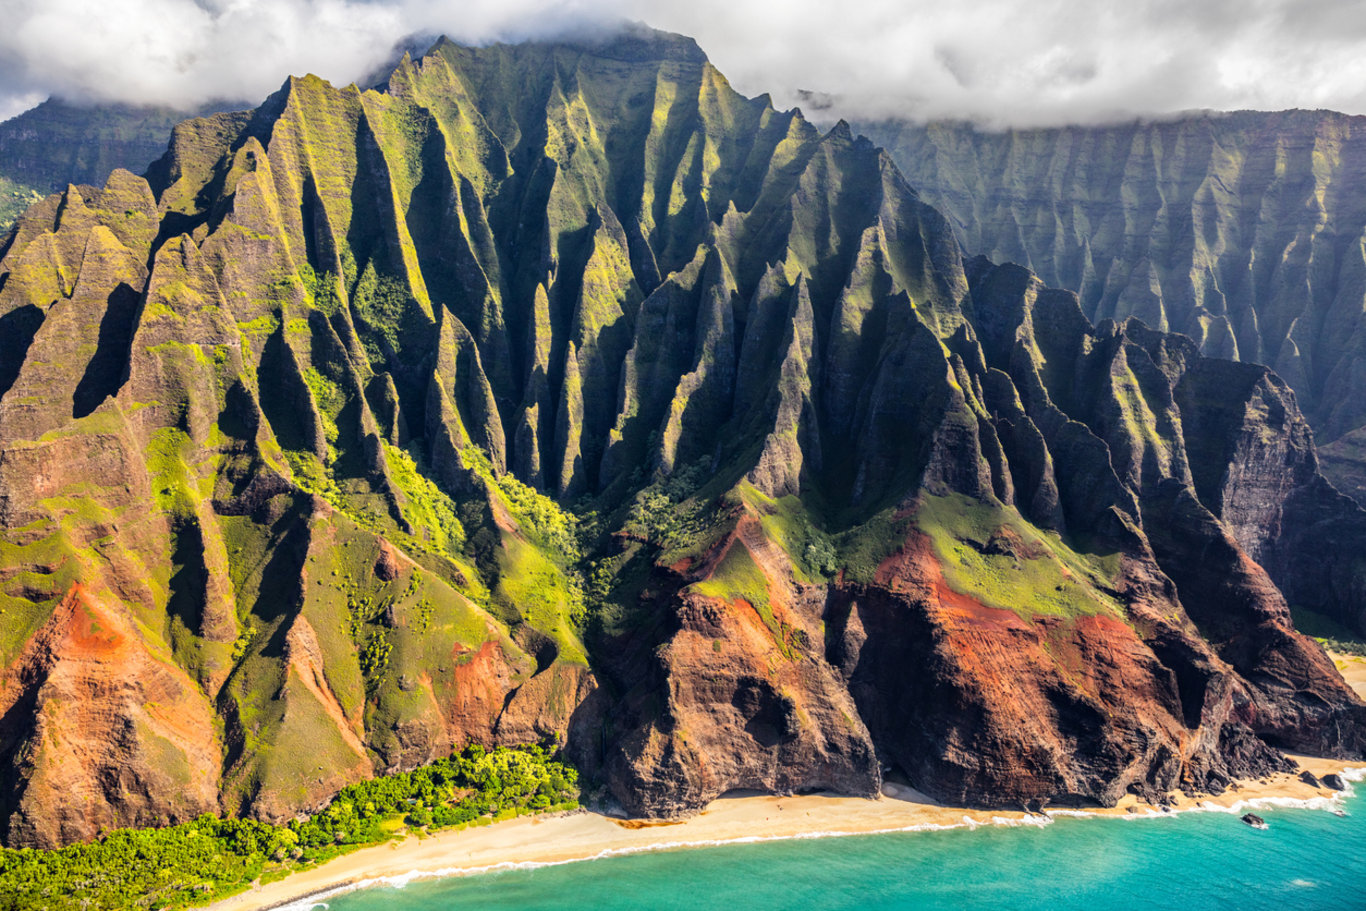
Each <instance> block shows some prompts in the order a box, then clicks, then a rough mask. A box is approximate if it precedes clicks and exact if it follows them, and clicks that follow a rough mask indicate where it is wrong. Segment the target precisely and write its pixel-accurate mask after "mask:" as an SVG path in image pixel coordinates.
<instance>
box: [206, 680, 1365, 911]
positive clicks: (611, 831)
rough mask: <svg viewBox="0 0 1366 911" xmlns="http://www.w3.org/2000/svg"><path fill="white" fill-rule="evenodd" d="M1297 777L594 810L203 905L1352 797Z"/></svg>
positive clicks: (727, 800)
mask: <svg viewBox="0 0 1366 911" xmlns="http://www.w3.org/2000/svg"><path fill="white" fill-rule="evenodd" d="M1332 657H1333V659H1334V661H1335V663H1336V664H1337V666H1338V668H1339V670H1340V671H1341V672H1342V673H1343V676H1344V677H1345V678H1346V679H1347V680H1348V682H1349V683H1350V684H1352V685H1353V687H1354V688H1355V689H1357V691H1358V692H1366V659H1362V658H1355V657H1351V656H1345V655H1336V654H1335V655H1333V656H1332ZM1287 755H1289V756H1290V758H1291V759H1293V760H1295V762H1296V763H1298V764H1299V769H1300V770H1301V771H1309V772H1312V773H1313V774H1314V775H1316V776H1317V777H1319V778H1322V777H1323V776H1324V775H1327V774H1329V773H1337V774H1340V775H1344V777H1346V778H1348V779H1349V780H1352V781H1362V780H1366V766H1363V764H1362V763H1361V761H1355V762H1353V761H1342V760H1334V759H1323V758H1319V757H1313V756H1302V755H1295V754H1287ZM1298 774H1299V773H1298V771H1297V772H1294V773H1281V774H1278V775H1274V776H1270V777H1267V778H1264V779H1260V780H1258V779H1253V780H1241V781H1237V782H1234V783H1233V784H1232V785H1231V786H1230V787H1229V789H1228V790H1227V791H1225V792H1224V793H1223V794H1220V795H1218V796H1213V795H1199V796H1195V797H1189V796H1186V795H1184V794H1181V793H1179V792H1178V793H1176V794H1174V795H1173V796H1172V801H1171V806H1170V809H1169V810H1163V809H1161V808H1159V807H1156V806H1153V805H1152V804H1148V803H1146V802H1142V801H1139V800H1138V799H1137V798H1135V797H1133V796H1132V795H1126V796H1125V797H1124V798H1123V799H1122V800H1120V802H1119V803H1118V804H1116V805H1115V806H1114V807H1090V808H1086V809H1068V808H1056V809H1052V810H1045V812H1044V813H1043V814H1028V813H1025V812H1023V811H1021V810H974V809H967V808H963V807H948V806H944V805H942V804H939V803H936V802H935V801H934V800H932V799H930V798H929V797H927V796H926V795H924V794H921V793H920V792H918V791H916V790H914V789H912V788H910V787H908V786H906V785H898V784H890V783H889V784H887V785H886V786H885V787H884V789H883V796H882V797H880V798H878V799H875V800H866V799H863V798H858V797H843V796H839V795H834V794H809V795H798V796H791V797H775V796H769V795H764V796H734V797H722V798H719V799H717V800H714V801H712V803H711V804H709V805H708V806H707V808H706V809H704V810H703V811H702V812H701V813H699V814H698V815H696V816H693V817H690V818H688V819H685V820H680V821H661V822H655V821H641V820H627V819H620V818H616V817H610V816H606V815H603V814H600V813H596V812H592V811H588V810H576V811H572V812H569V813H561V814H554V815H548V816H522V817H518V818H515V819H509V820H505V821H503V822H497V823H493V824H492V825H488V826H483V827H479V828H469V829H460V830H448V831H443V832H436V833H433V834H431V835H427V836H422V837H419V836H416V835H408V836H407V837H405V838H403V839H402V840H400V841H392V842H388V843H385V844H380V845H374V846H371V847H366V848H361V849H359V850H357V851H354V852H352V853H350V854H346V855H344V856H342V857H338V858H336V859H334V860H331V861H328V862H327V863H325V864H323V865H321V866H318V867H314V868H312V869H308V870H303V871H300V872H298V873H294V874H292V875H290V876H287V877H285V878H284V879H280V880H276V881H275V882H272V883H268V884H265V885H262V886H256V887H254V888H251V889H248V890H247V891H245V892H241V893H238V894H237V895H235V896H232V897H230V898H225V899H221V900H220V901H217V902H215V903H213V904H211V905H207V906H205V907H206V909H207V911H263V909H289V911H305V909H308V908H310V907H313V905H314V904H315V903H319V902H324V901H326V899H328V898H330V897H333V896H336V895H339V894H341V893H344V892H351V891H355V890H357V889H363V888H369V887H372V886H381V885H392V886H402V885H406V884H407V883H409V882H412V881H414V880H420V879H433V878H438V877H448V876H469V875H475V874H479V873H487V872H493V871H495V870H503V869H513V868H518V867H522V868H525V867H532V866H552V865H558V864H565V863H576V862H581V861H589V860H596V859H599V858H604V857H614V856H624V855H627V854H638V853H644V852H652V851H668V850H678V849H687V848H700V847H714V846H720V845H728V844H752V843H755V842H764V841H782V840H789V839H806V838H833V837H843V836H854V835H877V834H889V833H895V832H914V831H936V830H946V829H956V828H976V827H978V826H993V825H1006V826H1019V825H1033V826H1043V825H1048V824H1049V823H1051V822H1052V821H1053V820H1054V819H1056V818H1059V817H1069V816H1094V817H1098V818H1105V817H1112V818H1120V819H1151V818H1160V817H1164V816H1168V815H1172V814H1175V813H1185V812H1223V813H1231V814H1239V813H1242V812H1245V811H1246V810H1249V809H1252V810H1255V809H1259V808H1263V807H1272V806H1280V807H1303V808H1306V809H1321V810H1333V809H1337V808H1339V807H1340V806H1341V800H1342V798H1343V797H1344V796H1345V794H1344V793H1343V792H1338V791H1333V790H1331V789H1329V788H1324V787H1320V788H1314V787H1311V786H1310V785H1308V784H1306V783H1305V782H1303V781H1301V780H1300V779H1299V778H1298ZM1346 793H1347V794H1350V793H1351V792H1350V791H1348V792H1346Z"/></svg>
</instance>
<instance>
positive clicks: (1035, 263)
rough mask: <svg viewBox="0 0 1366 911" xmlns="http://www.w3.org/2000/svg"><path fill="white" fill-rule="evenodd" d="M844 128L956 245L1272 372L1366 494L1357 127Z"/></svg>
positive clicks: (1225, 123)
mask: <svg viewBox="0 0 1366 911" xmlns="http://www.w3.org/2000/svg"><path fill="white" fill-rule="evenodd" d="M857 129H858V130H859V131H861V132H864V133H866V134H867V135H868V136H869V137H871V138H872V139H873V141H875V142H877V143H879V144H881V145H883V146H885V147H886V148H887V149H888V151H889V152H890V153H891V155H892V157H893V158H894V159H895V160H896V162H897V164H898V165H899V166H900V167H901V169H902V171H903V172H904V173H905V174H906V176H907V179H908V180H909V181H910V182H911V185H912V186H914V187H915V188H916V190H917V191H918V192H920V193H921V194H923V196H924V199H925V201H926V202H928V203H930V204H931V205H933V206H936V207H937V208H939V209H940V211H942V212H944V214H945V215H946V216H947V217H948V219H949V220H950V222H951V223H952V224H953V226H954V230H955V232H956V233H957V236H958V238H959V240H960V241H961V242H962V244H963V246H964V248H965V249H967V250H970V251H972V252H973V253H978V254H983V255H985V256H987V257H989V258H991V259H992V260H994V261H997V262H1003V261H1010V262H1017V263H1020V264H1021V265H1024V266H1026V267H1028V268H1030V269H1032V270H1033V271H1034V272H1035V273H1037V274H1038V275H1039V277H1040V278H1042V279H1043V280H1044V281H1045V282H1046V283H1048V284H1050V285H1054V286H1056V287H1061V288H1069V289H1072V290H1075V291H1076V292H1077V293H1078V295H1079V296H1080V298H1081V302H1082V309H1083V310H1084V311H1085V312H1086V314H1087V316H1089V317H1091V318H1092V319H1105V318H1115V319H1123V318H1126V317H1128V316H1136V317H1139V318H1140V319H1142V320H1143V321H1144V322H1145V323H1146V324H1147V325H1149V326H1152V327H1154V328H1157V329H1162V330H1170V331H1173V332H1180V333H1183V334H1185V335H1189V336H1190V337H1191V338H1193V339H1195V340H1196V342H1197V343H1198V344H1199V345H1200V347H1201V350H1202V351H1204V353H1206V354H1209V355H1213V356H1216V357H1224V358H1235V359H1239V360H1244V361H1251V362H1254V363H1260V364H1269V365H1271V366H1272V367H1274V368H1275V370H1276V372H1277V373H1278V374H1279V375H1280V376H1281V377H1283V378H1284V379H1285V381H1286V382H1287V383H1289V384H1290V386H1291V388H1292V389H1294V390H1295V393H1296V395H1297V397H1298V400H1299V402H1300V405H1301V407H1302V408H1303V409H1304V411H1305V414H1306V416H1307V417H1308V418H1309V422H1310V425H1311V426H1312V427H1313V428H1314V430H1315V432H1316V434H1317V435H1318V438H1319V441H1320V445H1321V446H1322V447H1323V455H1324V471H1325V472H1326V473H1328V475H1329V477H1330V478H1331V479H1332V480H1333V482H1334V483H1335V484H1336V485H1337V486H1338V487H1339V488H1340V489H1342V490H1343V491H1345V492H1347V493H1349V494H1350V495H1352V496H1355V497H1357V498H1358V499H1363V498H1366V456H1363V449H1362V447H1363V438H1364V435H1363V432H1362V431H1361V428H1362V427H1363V425H1366V323H1363V316H1362V314H1363V305H1362V304H1363V301H1364V300H1366V258H1363V252H1362V251H1363V249H1366V247H1363V242H1364V241H1366V193H1362V192H1361V189H1360V184H1361V178H1362V176H1363V174H1366V118H1362V117H1355V116H1349V115H1346V114H1338V113H1335V112H1332V111H1282V112H1278V113H1263V112H1254V111H1241V112H1237V113H1231V114H1223V113H1201V114H1193V115H1187V116H1184V117H1180V118H1176V119H1172V120H1168V121H1155V122H1136V123H1126V124H1120V125H1115V126H1094V127H1086V126H1076V127H1062V128H1056V129H1030V130H1009V131H995V132H993V131H982V130H978V129H976V128H974V127H973V126H972V125H971V124H967V123H957V122H948V123H934V124H929V125H919V124H912V123H907V122H903V121H883V122H872V123H866V124H859V125H858V126H857ZM1325 444H1326V445H1325Z"/></svg>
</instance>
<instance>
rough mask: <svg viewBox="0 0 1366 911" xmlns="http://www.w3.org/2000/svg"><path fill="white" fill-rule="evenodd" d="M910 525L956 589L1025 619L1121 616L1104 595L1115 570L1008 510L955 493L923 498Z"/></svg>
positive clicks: (1110, 561)
mask: <svg viewBox="0 0 1366 911" xmlns="http://www.w3.org/2000/svg"><path fill="white" fill-rule="evenodd" d="M915 524H916V526H917V527H918V528H919V529H920V530H921V531H922V532H924V533H925V534H926V535H927V536H928V537H929V539H930V542H931V545H932V546H933V548H934V552H935V556H937V557H938V558H939V561H940V568H941V570H942V571H943V573H944V580H945V581H946V582H947V583H948V584H949V587H951V588H952V589H953V590H954V591H957V592H961V593H963V594H965V595H971V596H972V597H973V598H976V599H977V600H978V601H980V602H982V603H983V604H985V605H988V606H989V607H1000V608H1005V609H1006V610H1012V611H1015V612H1016V613H1017V614H1019V615H1020V616H1022V617H1025V618H1029V617H1032V616H1039V615H1042V616H1056V617H1078V616H1088V615H1093V614H1111V615H1115V616H1123V609H1122V607H1121V606H1120V604H1119V602H1118V601H1116V600H1115V599H1114V598H1113V597H1112V596H1110V595H1109V594H1107V593H1106V591H1105V590H1106V588H1108V586H1109V585H1110V583H1111V578H1112V577H1113V575H1114V574H1115V572H1116V571H1117V569H1118V567H1117V565H1113V564H1114V560H1113V559H1107V558H1102V557H1088V556H1083V555H1081V554H1078V553H1077V552H1076V551H1074V550H1072V548H1070V547H1068V546H1067V544H1066V543H1064V542H1063V541H1062V539H1061V538H1059V537H1057V536H1056V535H1053V534H1049V533H1047V532H1041V531H1039V530H1038V529H1036V528H1034V526H1032V525H1030V524H1029V523H1028V522H1025V521H1024V520H1023V519H1022V518H1020V516H1019V514H1018V513H1016V512H1015V511H1014V510H1013V509H1002V508H1001V507H995V506H991V505H989V504H987V503H983V502H981V501H978V500H973V499H971V498H969V497H965V496H962V495H959V494H953V495H950V496H945V497H940V496H930V495H925V496H922V498H921V501H920V506H919V508H918V509H917V511H916V513H915Z"/></svg>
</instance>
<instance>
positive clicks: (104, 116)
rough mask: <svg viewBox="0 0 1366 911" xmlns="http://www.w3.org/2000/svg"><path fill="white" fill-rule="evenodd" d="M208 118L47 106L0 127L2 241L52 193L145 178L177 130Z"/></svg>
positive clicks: (139, 109)
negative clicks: (123, 177)
mask: <svg viewBox="0 0 1366 911" xmlns="http://www.w3.org/2000/svg"><path fill="white" fill-rule="evenodd" d="M246 106H247V105H243V107H246ZM230 107H232V105H221V106H218V105H215V106H211V107H209V108H207V109H205V111H218V110H225V109H227V108H230ZM205 111H177V110H172V109H170V108H164V107H148V106H139V105H125V104H105V105H77V104H71V103H69V102H64V101H61V100H60V99H56V98H50V99H48V100H47V101H44V102H43V103H42V104H40V105H38V106H37V107H35V108H32V109H31V110H28V111H25V112H24V113H22V114H20V115H19V116H17V117H12V118H10V119H9V120H6V121H4V122H3V123H0V234H3V233H4V232H6V231H8V230H9V228H10V226H11V225H13V224H14V222H15V220H16V219H18V217H19V216H20V215H21V214H23V212H24V210H25V209H27V208H28V207H29V205H31V204H32V203H33V202H36V201H37V200H39V199H42V198H43V197H44V196H46V195H47V194H48V193H51V192H52V191H53V190H60V189H62V188H63V187H65V186H66V185H67V184H102V183H104V182H105V180H107V179H108V178H109V175H110V174H111V173H112V172H113V171H114V169H115V168H125V169H127V170H129V171H134V172H137V173H141V172H142V171H144V170H146V169H147V166H148V165H150V164H151V163H152V162H154V161H156V160H157V159H158V158H159V157H161V154H162V153H163V152H164V151H166V141H167V140H168V139H169V138H170V136H171V129H172V128H173V127H174V126H175V125H176V124H177V123H179V122H180V121H181V120H184V119H185V118H186V117H188V116H190V115H191V114H195V113H204V112H205Z"/></svg>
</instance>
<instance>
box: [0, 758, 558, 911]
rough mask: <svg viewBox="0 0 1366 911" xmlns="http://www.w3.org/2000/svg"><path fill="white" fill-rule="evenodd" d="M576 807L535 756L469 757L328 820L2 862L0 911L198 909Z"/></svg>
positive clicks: (246, 824)
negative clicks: (416, 842)
mask: <svg viewBox="0 0 1366 911" xmlns="http://www.w3.org/2000/svg"><path fill="white" fill-rule="evenodd" d="M577 805H578V775H577V773H576V772H575V771H574V769H572V768H570V767H568V766H566V765H563V764H561V763H559V762H556V761H553V760H552V759H550V757H549V756H548V755H547V754H546V753H545V751H544V750H542V749H540V748H539V747H528V748H522V749H505V748H499V749H497V750H494V751H493V752H486V751H485V750H484V749H483V748H482V747H479V746H473V747H469V748H468V749H466V750H465V751H464V752H463V753H458V754H456V755H454V756H451V757H450V758H448V759H441V760H438V761H437V762H434V763H432V764H431V765H428V766H424V767H422V768H420V769H414V770H413V771H411V772H403V773H400V774H396V775H388V776H385V777H382V778H375V779H372V780H370V781H362V782H359V783H357V784H353V785H350V786H348V787H346V788H344V789H342V791H341V793H339V794H338V795H337V796H336V798H335V799H334V800H333V801H332V802H331V803H330V804H329V805H328V806H327V808H326V809H324V810H321V811H319V812H318V813H315V814H314V815H312V816H310V817H307V818H303V819H295V820H291V821H290V822H289V823H288V824H285V825H271V824H269V823H263V822H257V821H255V820H250V819H220V818H218V817H215V816H207V815H206V816H201V817H199V818H198V819H196V820H194V821H193V822H189V823H183V824H181V825H177V826H171V827H168V828H164V829H119V830H117V831H114V832H110V833H107V834H106V835H105V836H104V837H103V838H101V839H100V840H98V841H95V842H93V843H90V844H78V845H70V846H68V847H66V848H62V849H61V850H58V851H43V850H37V849H33V848H19V849H3V850H0V909H3V911H43V909H48V911H58V909H68V908H72V909H74V908H82V909H94V908H175V907H183V906H185V905H191V904H203V903H205V902H208V901H212V900H214V899H217V898H222V897H224V896H226V895H230V894H232V893H234V892H239V891H241V890H242V889H244V888H246V887H247V886H248V885H249V884H250V883H251V882H252V881H253V880H256V879H258V878H260V879H279V878H280V877H282V876H285V875H287V874H288V873H290V872H293V871H295V870H298V869H300V868H302V867H305V866H309V865H312V864H316V863H320V862H322V861H326V860H329V859H331V858H333V857H335V856H337V855H338V854H341V853H345V852H346V851H347V850H350V849H353V848H355V847H359V846H362V845H369V844H375V843H377V842H382V841H385V840H386V839H389V838H392V837H394V836H395V835H397V834H400V833H401V832H403V831H404V830H405V828H408V829H422V828H427V829H436V828H446V827H450V826H458V825H462V824H466V823H472V822H475V821H477V820H480V819H484V818H489V817H492V818H498V817H503V816H511V815H518V814H521V813H525V812H541V811H546V810H560V809H569V808H572V807H575V806H577Z"/></svg>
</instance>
